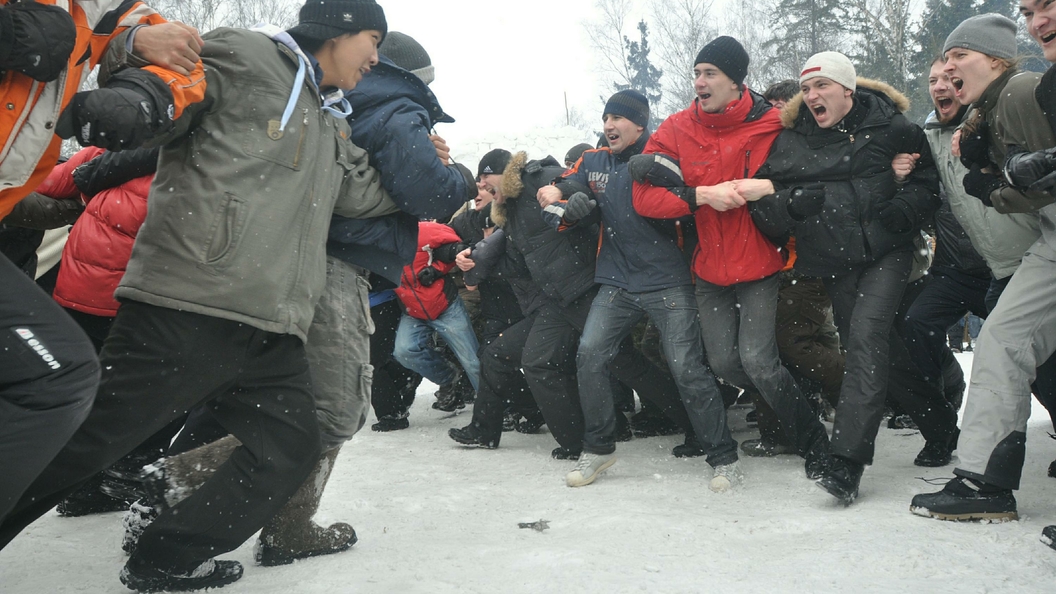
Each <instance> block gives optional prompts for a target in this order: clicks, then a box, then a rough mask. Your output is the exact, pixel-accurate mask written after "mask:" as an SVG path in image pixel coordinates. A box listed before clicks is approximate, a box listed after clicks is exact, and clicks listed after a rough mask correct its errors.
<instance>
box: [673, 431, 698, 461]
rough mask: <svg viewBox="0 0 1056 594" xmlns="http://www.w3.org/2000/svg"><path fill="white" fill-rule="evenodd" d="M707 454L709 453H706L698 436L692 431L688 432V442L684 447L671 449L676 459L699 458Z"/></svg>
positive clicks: (679, 446)
mask: <svg viewBox="0 0 1056 594" xmlns="http://www.w3.org/2000/svg"><path fill="white" fill-rule="evenodd" d="M705 454H707V452H705V451H704V446H702V445H701V444H700V441H699V440H698V439H697V434H696V433H694V432H692V431H686V441H685V442H683V443H682V445H677V446H675V447H673V448H671V455H672V456H674V457H676V458H697V457H699V456H703V455H705Z"/></svg>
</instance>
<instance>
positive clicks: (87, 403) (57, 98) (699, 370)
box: [0, 0, 1056, 592]
mask: <svg viewBox="0 0 1056 594" xmlns="http://www.w3.org/2000/svg"><path fill="white" fill-rule="evenodd" d="M1020 13H1021V16H1022V18H1023V20H1024V21H1025V24H1026V27H1027V31H1028V32H1029V33H1030V35H1031V37H1032V38H1033V39H1034V40H1035V41H1036V42H1037V43H1038V44H1039V45H1040V47H1041V49H1042V52H1043V53H1044V55H1045V57H1046V59H1048V60H1049V61H1050V62H1053V63H1056V6H1054V5H1052V3H1048V2H1044V1H1043V0H1021V4H1020ZM686 62H687V67H691V68H692V70H693V74H694V91H695V99H694V100H693V103H692V104H691V105H689V106H687V107H686V109H684V110H683V111H680V112H677V113H675V114H673V115H671V116H670V117H668V118H667V119H666V120H664V121H662V122H659V124H658V125H657V126H655V129H654V124H656V123H657V122H654V121H653V118H652V116H651V109H650V105H649V100H648V99H647V98H646V96H645V95H643V94H642V93H640V92H638V91H635V90H632V89H626V90H622V91H619V92H617V93H615V94H613V95H612V96H611V97H609V98H608V100H607V102H606V104H605V107H604V110H603V119H602V123H603V134H602V136H601V137H600V138H599V141H598V143H597V145H596V146H592V145H588V144H581V145H577V146H575V147H572V148H571V149H570V150H569V151H568V153H567V154H566V155H565V159H564V162H559V161H557V160H556V159H555V158H553V157H551V156H545V157H544V158H539V157H542V156H540V155H534V157H536V158H535V159H530V158H529V155H528V154H527V153H526V152H524V151H523V150H519V149H520V148H521V147H516V146H511V147H507V148H508V149H510V150H506V149H494V150H492V151H490V152H488V153H487V154H486V155H484V157H483V158H482V159H481V160H480V162H479V164H478V165H477V171H476V175H474V174H473V172H472V171H470V170H469V169H468V168H467V167H465V166H463V165H462V164H459V163H455V162H453V161H452V159H451V157H450V155H451V149H450V147H448V145H447V143H446V141H445V140H444V139H443V138H441V137H439V136H437V135H436V134H435V133H434V132H433V126H434V125H435V124H436V123H438V122H453V119H452V118H451V117H450V116H448V115H447V114H446V113H445V112H444V111H443V109H442V108H441V107H440V105H439V103H438V101H437V98H436V97H435V96H434V95H433V93H432V92H431V91H430V89H429V84H430V83H431V82H432V81H433V79H434V69H433V66H432V63H431V61H430V58H429V55H428V53H427V52H426V50H425V48H423V47H422V46H421V45H420V44H419V43H418V42H417V41H416V40H414V39H413V38H412V37H410V36H408V35H405V34H403V33H399V32H396V31H389V30H388V23H387V21H386V19H385V15H384V11H383V9H382V7H381V6H379V5H378V4H377V3H376V2H375V1H374V0H308V1H307V2H306V4H304V6H303V7H301V9H300V14H299V21H298V24H297V25H295V26H293V27H291V28H289V29H287V30H282V29H279V28H277V27H274V26H270V25H260V26H257V27H255V28H253V29H250V30H244V29H231V28H221V29H217V30H214V31H211V32H209V33H207V34H205V35H204V36H200V35H199V34H198V32H197V31H196V30H194V29H193V28H191V27H188V26H186V25H182V24H179V23H170V22H167V21H166V20H165V19H164V18H163V17H162V16H161V15H159V14H157V13H156V12H155V11H153V10H151V9H150V8H149V7H147V6H146V5H144V4H143V3H141V2H118V1H116V0H114V1H110V2H80V1H73V2H69V3H59V2H51V1H47V0H44V1H38V2H33V1H8V0H0V74H2V76H3V81H4V104H6V105H7V109H6V110H3V111H0V126H2V132H3V138H4V139H5V140H4V148H3V152H2V153H0V217H2V223H3V226H2V228H0V239H2V244H0V247H2V249H3V252H4V254H5V256H7V257H5V258H0V279H2V282H0V319H2V320H3V323H4V326H5V331H4V332H3V333H2V334H0V341H2V342H0V346H2V349H0V357H2V361H3V364H2V365H0V474H2V475H3V476H4V477H5V480H4V481H3V483H2V484H0V548H2V547H3V546H4V545H6V544H7V543H9V542H10V541H11V540H12V539H13V538H15V537H16V536H17V535H18V534H19V532H20V531H22V530H23V529H24V528H25V527H26V526H28V525H29V524H30V523H32V522H33V521H35V520H36V519H37V518H39V517H40V516H41V515H43V514H44V513H46V512H47V511H49V510H50V509H52V508H54V507H56V506H58V510H59V513H60V514H63V515H67V516H78V515H84V514H88V513H96V512H101V511H117V510H127V513H126V514H125V516H124V520H123V522H124V528H125V538H124V541H123V543H122V546H123V548H124V550H125V551H126V552H127V553H129V555H130V557H129V560H128V562H127V563H126V565H125V567H124V568H123V569H122V570H121V573H120V579H121V581H122V583H124V584H125V585H126V586H128V587H129V588H130V589H133V590H138V591H144V592H149V591H164V590H193V589H202V588H209V587H219V586H222V585H225V584H228V583H231V582H234V581H235V580H237V579H239V578H240V577H241V575H242V571H243V568H242V566H241V565H240V564H239V563H238V562H236V561H226V560H216V559H215V556H216V555H218V554H222V553H224V552H227V551H231V550H234V549H235V548H237V547H239V546H240V545H241V544H242V543H243V542H245V541H246V540H247V539H249V538H250V537H252V536H253V535H254V534H255V533H257V532H258V531H259V533H260V534H259V540H258V543H257V548H256V560H257V562H258V563H260V564H261V565H264V566H272V565H281V564H286V563H291V562H293V561H294V560H297V559H302V558H305V557H310V556H315V555H325V554H330V553H337V552H340V551H343V550H346V549H348V548H349V547H351V546H353V545H354V544H355V543H356V541H357V538H358V537H357V535H356V532H355V530H354V529H353V528H352V526H350V525H348V524H346V523H343V522H338V523H335V524H332V525H330V526H325V527H324V526H320V525H318V524H316V523H315V522H314V521H313V519H312V518H313V516H314V514H315V511H316V510H317V509H318V506H319V501H320V498H321V496H322V494H323V490H324V488H325V485H326V483H327V480H328V478H329V476H330V473H331V471H332V469H333V466H334V462H335V460H336V458H337V455H338V452H339V450H340V448H341V447H342V445H343V444H344V443H345V442H346V441H348V440H349V439H350V438H351V437H352V436H353V435H355V434H356V433H357V432H358V431H359V430H360V429H361V428H362V427H363V426H364V425H365V423H366V421H367V419H368V416H369V409H370V408H371V407H373V409H374V414H375V417H376V421H377V422H376V423H375V424H373V425H372V427H371V428H372V429H373V430H375V431H378V432H389V431H398V430H401V429H406V428H407V427H409V426H410V419H409V412H410V409H411V406H412V404H413V402H414V398H415V394H416V392H417V391H418V388H419V386H420V384H421V382H422V381H423V378H424V379H426V380H428V381H430V382H432V383H435V384H436V385H437V386H439V390H438V392H437V393H436V396H437V399H436V401H435V402H434V403H433V404H432V407H433V408H434V409H438V410H441V411H447V412H451V411H456V410H458V409H461V408H465V407H466V406H467V405H472V419H471V421H470V423H469V424H468V425H466V426H464V427H456V428H452V429H450V431H449V436H450V438H451V439H452V440H454V441H455V442H457V443H458V444H461V445H463V446H470V447H482V448H487V449H494V448H497V447H499V445H500V441H501V438H502V434H503V432H504V431H509V430H517V431H520V432H524V433H537V432H539V430H540V428H541V427H542V426H544V425H545V426H546V427H547V428H548V429H549V434H550V435H551V436H552V437H553V438H554V440H555V441H556V442H557V447H556V448H555V449H554V450H553V452H552V456H553V457H554V458H556V459H561V460H570V461H574V465H573V466H572V468H571V470H570V471H569V472H568V473H567V475H566V477H565V480H566V483H567V485H568V486H569V487H583V486H586V485H590V484H591V483H593V482H595V481H596V480H598V479H599V477H600V476H601V475H602V473H603V472H604V471H605V470H606V469H607V468H609V467H611V466H612V465H613V464H615V463H616V461H617V455H616V449H617V448H616V444H617V442H621V441H626V440H628V439H631V437H632V436H638V437H649V436H655V435H671V434H677V433H684V434H685V442H684V443H683V444H682V445H679V446H677V447H676V448H674V450H673V451H672V454H673V455H675V456H678V457H696V456H699V457H703V458H704V459H705V461H706V462H707V464H708V466H710V467H711V473H710V477H709V479H708V480H709V482H708V486H709V488H710V489H711V490H712V491H715V492H724V491H728V490H730V489H734V488H738V486H739V485H740V484H741V482H742V480H743V478H744V470H743V469H742V467H741V465H740V463H739V456H740V455H741V454H743V455H747V456H767V457H769V456H778V455H796V456H799V457H801V458H802V459H803V465H804V473H805V475H806V477H807V478H808V479H810V480H813V481H815V482H816V483H817V485H818V486H819V487H820V488H821V489H823V490H824V491H826V492H827V493H829V494H831V495H832V496H833V497H834V498H835V500H836V501H838V502H840V503H842V504H843V505H851V504H852V503H853V502H854V501H855V500H856V498H857V497H858V492H859V485H860V483H861V479H862V475H863V472H864V470H865V468H866V466H868V465H870V464H872V463H873V458H874V454H875V442H876V437H877V434H878V431H879V429H880V426H881V424H882V423H883V422H884V419H885V417H888V418H889V419H890V420H889V421H888V424H889V426H901V427H906V426H911V427H915V428H917V429H919V431H920V433H921V435H922V436H923V437H924V440H925V444H924V447H923V449H922V450H921V451H920V452H919V454H918V455H917V456H916V458H915V459H914V463H915V464H916V465H918V466H925V467H941V466H946V465H949V464H951V463H952V462H953V460H954V453H955V452H956V454H957V465H956V468H955V470H954V474H955V475H956V476H955V478H954V479H952V480H950V481H949V482H948V483H947V484H946V485H945V486H944V488H943V489H942V490H941V491H939V492H937V493H928V494H921V495H917V496H915V497H914V498H913V499H912V502H911V503H910V509H911V511H912V512H913V513H916V514H919V515H922V516H928V517H932V518H937V519H942V520H1011V519H1016V518H1017V510H1016V501H1015V498H1014V496H1013V491H1014V490H1016V489H1018V488H1019V482H1020V476H1021V473H1022V468H1023V461H1024V455H1025V448H1026V423H1027V418H1028V416H1029V414H1030V410H1031V395H1032V394H1033V395H1034V396H1036V397H1037V398H1038V400H1039V401H1040V402H1041V403H1042V404H1043V405H1044V406H1045V408H1046V409H1047V410H1049V411H1050V413H1053V412H1056V362H1053V361H1052V359H1053V354H1054V353H1056V308H1054V307H1053V303H1054V299H1056V296H1054V295H1053V293H1052V292H1051V291H1049V290H1047V289H1046V287H1047V286H1048V283H1049V282H1050V281H1051V280H1052V279H1053V278H1054V277H1053V276H1049V275H1050V274H1053V275H1054V276H1056V210H1054V209H1056V206H1053V203H1054V202H1056V133H1054V129H1056V115H1054V114H1056V68H1053V69H1050V70H1049V71H1048V72H1046V73H1045V74H1043V75H1042V74H1038V73H1033V72H1028V71H1025V70H1022V69H1021V67H1020V63H1019V61H1018V59H1017V40H1016V23H1015V22H1014V21H1013V20H1011V19H1009V18H1007V17H1005V16H1001V15H997V14H982V15H978V16H973V17H971V18H969V19H967V20H965V21H964V22H962V23H960V24H959V25H958V26H957V27H956V28H955V29H954V30H953V31H952V32H950V34H949V36H948V37H947V39H946V42H945V45H944V47H943V52H942V54H941V55H937V56H934V60H933V61H932V63H931V65H930V71H929V72H928V73H926V74H927V75H928V81H929V93H930V97H931V101H932V103H933V108H934V109H933V111H932V113H931V114H930V115H929V116H928V118H927V120H926V121H925V122H922V123H920V124H919V125H918V123H914V122H912V121H910V120H909V119H907V118H906V116H905V115H904V114H905V112H906V110H907V108H908V100H907V99H906V97H905V96H903V95H902V94H901V93H900V92H899V91H898V90H897V89H895V88H893V87H892V86H890V85H888V84H886V83H884V82H881V81H875V80H869V79H865V78H860V77H858V76H857V74H856V71H855V66H854V64H853V63H852V61H851V60H850V59H849V58H848V57H847V56H845V55H843V54H841V53H838V52H834V51H825V52H821V53H818V54H815V55H814V56H811V57H810V58H809V59H808V60H807V61H806V62H805V63H804V64H803V66H802V69H801V70H802V71H801V73H800V76H799V79H798V81H797V80H788V81H779V82H776V83H774V84H773V85H771V86H769V87H768V88H767V89H766V92H765V93H763V94H759V93H757V92H755V91H753V90H752V89H750V88H748V87H747V86H746V85H745V82H744V81H745V80H746V79H747V78H748V75H749V73H750V67H751V60H750V56H749V55H748V53H747V52H746V51H745V49H744V47H743V46H742V45H741V44H740V43H739V42H738V41H737V40H736V39H734V38H732V37H729V36H720V37H717V38H715V39H713V40H711V41H709V42H708V43H707V44H706V45H705V46H704V47H703V48H702V49H701V50H700V52H699V53H698V54H697V55H696V56H695V57H694V56H687V57H686ZM96 65H98V66H99V67H100V68H99V88H98V89H95V90H80V87H81V84H82V82H83V81H84V79H85V77H86V75H87V73H88V72H89V71H90V70H91V69H92V68H94V67H95V66H96ZM922 74H924V73H922ZM64 138H74V139H76V141H77V142H78V143H79V144H80V145H82V146H84V147H85V148H83V149H82V150H80V151H79V152H77V153H76V154H74V155H73V156H72V157H70V158H69V159H68V160H65V161H62V162H60V159H59V152H60V145H61V141H62V139H64ZM148 205H149V208H148ZM70 223H72V224H73V227H72V229H71V230H70V233H69V240H68V242H67V244H66V246H65V248H64V251H63V254H62V260H61V263H60V265H59V267H58V271H57V275H52V280H51V284H50V286H49V287H48V290H47V291H44V290H42V289H41V288H40V287H38V283H35V282H34V280H33V278H32V277H33V271H34V270H35V268H36V260H35V257H34V250H35V249H36V246H37V244H39V241H40V233H41V231H42V230H44V229H51V228H59V227H64V226H66V225H69V224H70ZM44 278H47V275H46V276H45V277H44ZM1046 279H1048V280H1046ZM40 284H46V283H40ZM49 293H50V294H49ZM968 314H972V315H974V316H978V317H979V318H982V319H984V320H985V322H984V323H983V325H982V328H981V330H980V331H979V334H978V340H977V342H976V343H975V346H974V351H975V358H974V365H973V367H972V373H971V377H970V378H969V381H967V382H966V381H965V377H964V374H963V372H962V370H961V367H960V365H959V364H958V362H957V361H956V359H955V358H954V356H953V352H952V351H951V348H950V344H949V343H948V341H947V335H948V333H949V331H950V330H949V329H950V328H951V327H954V326H956V324H957V323H958V322H959V321H960V322H961V323H963V320H964V319H966V315H968ZM957 332H958V333H959V332H962V331H961V330H957ZM960 344H961V343H960V340H959V339H958V340H957V345H958V348H959V345H960ZM969 344H970V345H971V343H969ZM636 397H637V399H636ZM736 402H741V403H743V404H747V405H750V406H753V407H754V410H753V411H752V412H751V413H749V417H750V419H751V420H752V422H754V423H756V424H757V425H758V428H759V434H760V435H759V438H758V439H753V440H747V441H744V442H742V443H741V444H738V443H737V442H736V441H735V440H734V439H733V437H732V436H731V433H730V428H729V425H728V422H727V410H728V409H729V408H730V407H731V406H732V405H734V404H735V403H736ZM962 402H963V403H964V408H965V410H964V414H963V419H962V420H961V422H960V425H959V426H958V411H959V410H960V408H961V406H962ZM639 407H640V408H639ZM636 411H637V412H636ZM826 421H831V423H832V430H831V437H830V432H829V430H827V428H826V425H825V422H826ZM1054 426H1056V425H1054ZM1049 475H1050V476H1056V462H1054V463H1053V465H1052V466H1050V468H1049ZM1042 540H1043V541H1045V542H1046V543H1047V544H1049V545H1050V546H1053V547H1054V548H1056V526H1050V527H1048V528H1046V529H1045V530H1044V533H1043V536H1042Z"/></svg>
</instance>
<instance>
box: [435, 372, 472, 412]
mask: <svg viewBox="0 0 1056 594" xmlns="http://www.w3.org/2000/svg"><path fill="white" fill-rule="evenodd" d="M465 376H466V374H465V373H463V372H462V371H461V370H460V371H459V372H458V377H456V378H455V379H454V381H452V382H451V383H450V384H444V385H442V386H440V389H439V390H437V391H436V393H435V394H434V395H435V396H436V402H434V403H433V410H439V411H443V412H455V411H456V410H458V409H461V408H466V401H465V399H464V398H463V394H462V390H461V389H460V388H459V385H458V384H459V382H460V381H461V380H462V378H463V377H465Z"/></svg>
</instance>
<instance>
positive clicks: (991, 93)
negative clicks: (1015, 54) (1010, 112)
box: [972, 68, 1020, 113]
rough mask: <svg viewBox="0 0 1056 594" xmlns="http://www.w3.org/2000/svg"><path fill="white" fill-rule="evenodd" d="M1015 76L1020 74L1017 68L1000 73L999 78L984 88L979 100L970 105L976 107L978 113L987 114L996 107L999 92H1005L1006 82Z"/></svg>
mask: <svg viewBox="0 0 1056 594" xmlns="http://www.w3.org/2000/svg"><path fill="white" fill-rule="evenodd" d="M1017 74H1020V71H1019V69H1017V68H1009V69H1008V70H1005V71H1004V72H1002V73H1001V76H998V77H997V78H995V79H994V80H993V82H991V83H990V84H989V86H987V87H986V90H985V91H983V94H982V95H980V96H979V99H978V100H976V102H975V103H973V104H972V105H973V106H975V107H978V108H979V111H981V112H983V113H987V112H989V111H990V110H991V109H993V108H994V106H995V105H997V100H998V99H1000V98H1001V92H1002V91H1004V90H1005V85H1007V84H1008V81H1009V80H1010V79H1011V78H1012V77H1013V76H1016V75H1017Z"/></svg>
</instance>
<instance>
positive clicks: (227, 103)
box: [115, 28, 397, 340]
mask: <svg viewBox="0 0 1056 594" xmlns="http://www.w3.org/2000/svg"><path fill="white" fill-rule="evenodd" d="M267 33H268V34H264V33H262V32H256V31H246V30H239V29H227V28H222V29H216V30H214V31H211V32H210V33H208V34H206V35H205V40H206V44H205V48H204V50H203V52H202V61H203V62H204V64H205V70H206V81H207V88H206V96H205V100H204V101H202V102H201V103H198V104H196V105H193V106H191V107H189V108H188V109H187V110H186V111H184V114H183V116H182V117H181V118H180V119H179V120H178V121H177V122H176V129H175V130H174V131H173V132H172V134H171V135H169V136H167V137H166V138H164V139H161V140H162V141H163V142H167V143H168V144H166V145H165V146H164V148H163V149H162V151H161V156H160V158H159V161H158V172H157V176H156V177H155V179H154V183H153V185H152V186H151V191H150V197H149V199H148V202H149V205H150V208H149V210H148V213H147V218H146V221H145V222H144V223H143V227H142V228H141V229H140V231H139V235H138V237H137V240H136V245H135V248H134V249H133V250H132V258H131V260H130V261H129V263H128V271H127V272H126V273H125V277H124V279H123V280H122V281H121V285H120V287H118V289H117V292H116V293H115V296H116V297H118V298H119V299H132V300H135V301H142V302H145V303H150V304H153V305H158V306H161V307H168V308H172V309H180V310H183V311H190V312H195V313H200V314H204V315H208V316H213V317H217V318H224V319H228V320H234V321H238V322H242V323H245V324H248V325H250V326H253V327H256V328H260V329H261V330H265V331H268V332H275V333H281V334H294V335H297V336H298V337H300V338H301V339H302V340H304V339H306V337H307V335H308V327H309V325H310V323H311V321H312V315H313V312H314V309H315V304H316V302H317V301H318V299H319V296H320V295H321V293H322V291H323V286H324V283H325V280H326V276H325V270H326V269H325V262H326V257H325V245H326V238H327V228H328V226H329V223H330V215H331V213H338V214H340V215H342V216H345V217H349V218H370V217H377V216H381V215H386V214H390V213H393V212H396V211H397V208H396V205H395V204H393V202H392V200H390V199H389V196H388V195H387V194H386V193H385V190H384V189H382V187H381V183H380V176H379V175H378V173H377V171H375V170H374V169H372V168H371V167H369V166H368V164H367V154H366V152H365V151H363V150H362V149H360V148H358V147H356V146H355V145H353V144H352V143H351V141H350V140H348V139H349V136H350V130H349V127H348V123H347V122H346V121H345V119H344V117H343V115H347V114H343V115H342V114H334V113H331V112H330V111H328V110H327V109H324V108H323V107H322V102H323V97H321V96H320V93H319V91H318V90H317V88H316V86H315V84H314V82H313V76H312V68H311V65H310V62H309V61H308V60H307V59H306V57H305V56H304V54H303V53H300V50H299V49H296V44H294V43H293V41H292V39H290V38H289V36H288V35H285V34H283V33H281V32H280V31H279V30H278V29H275V28H271V29H270V30H269V31H268V32H267ZM272 37H275V39H272ZM283 39H284V41H280V40H283ZM299 65H300V66H302V67H303V68H304V70H305V72H303V73H302V74H301V75H300V76H299V78H298V67H299Z"/></svg>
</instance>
